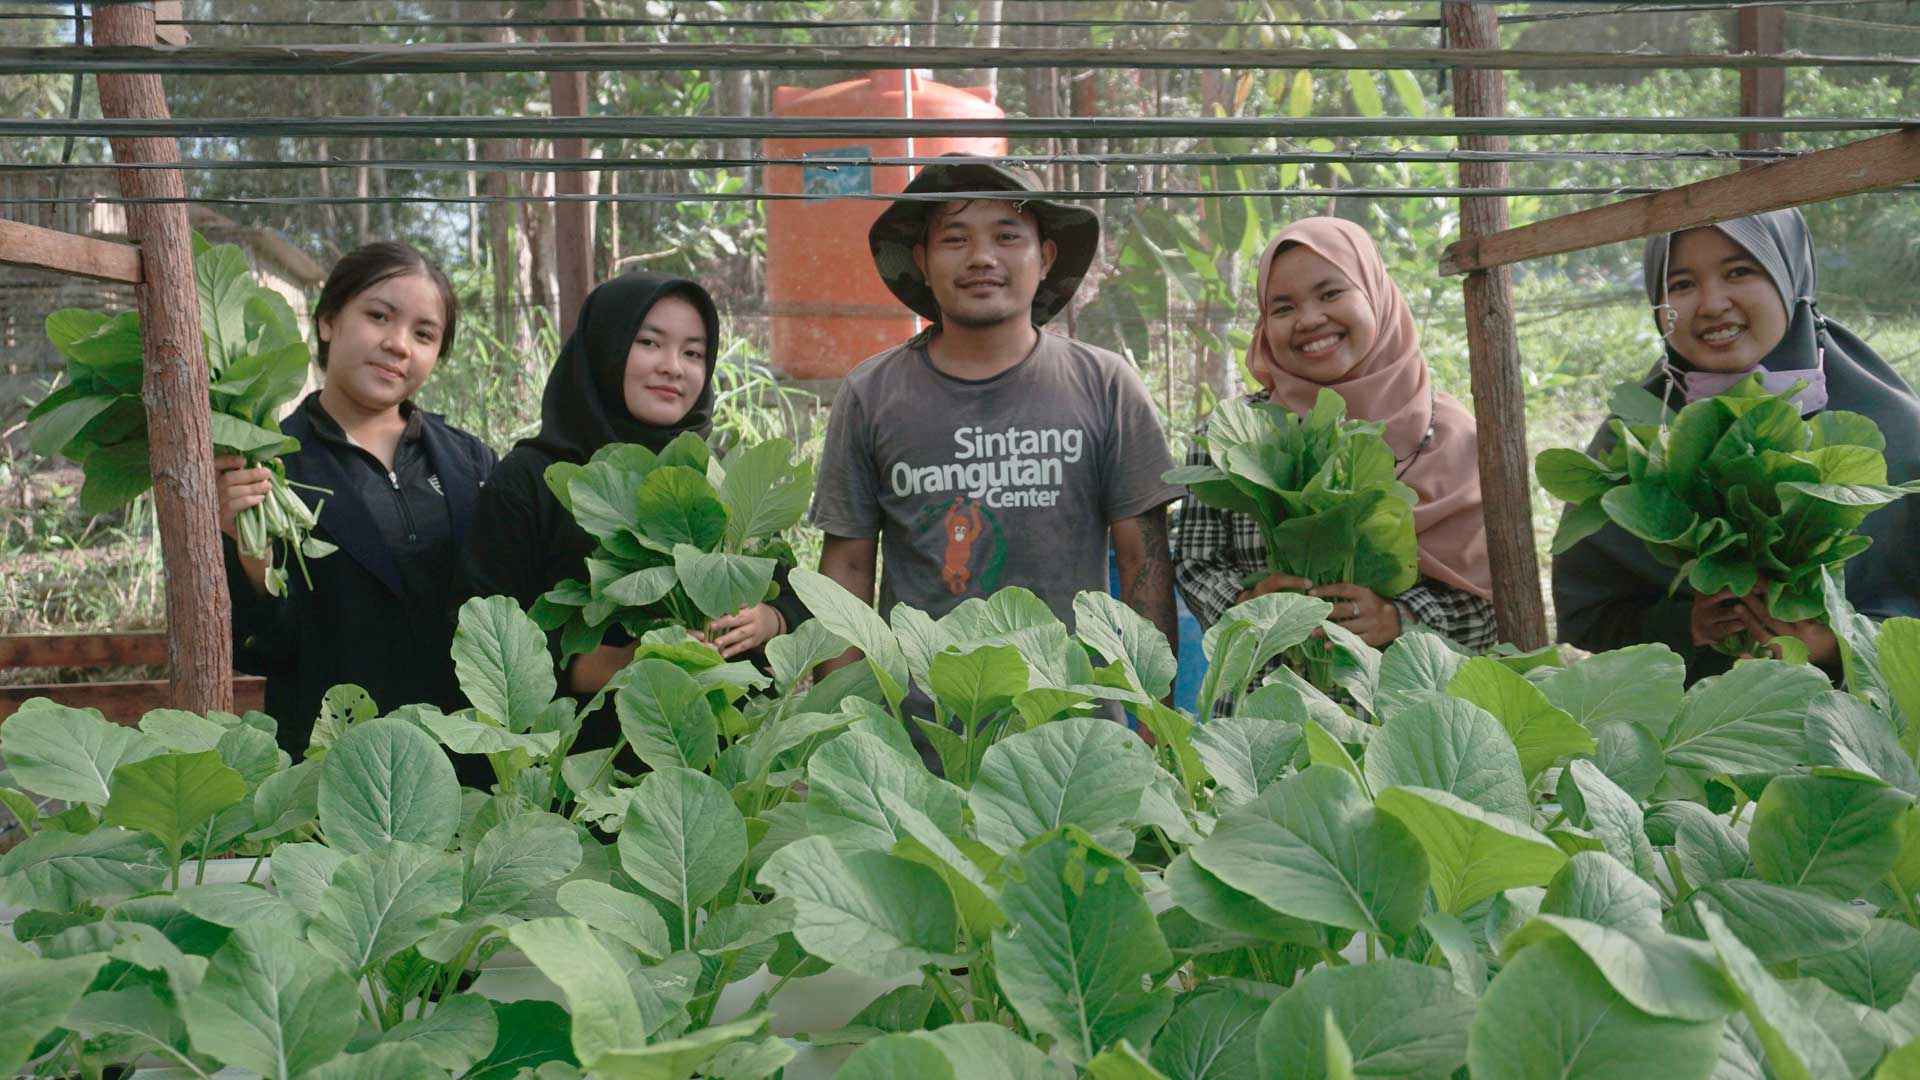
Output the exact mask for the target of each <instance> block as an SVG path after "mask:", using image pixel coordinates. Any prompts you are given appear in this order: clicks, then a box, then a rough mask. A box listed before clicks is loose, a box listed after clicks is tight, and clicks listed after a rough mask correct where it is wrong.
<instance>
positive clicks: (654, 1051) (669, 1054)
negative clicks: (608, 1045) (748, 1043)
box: [588, 1013, 767, 1080]
mask: <svg viewBox="0 0 1920 1080" xmlns="http://www.w3.org/2000/svg"><path fill="white" fill-rule="evenodd" d="M766 1026H767V1014H765V1013H757V1014H754V1015H752V1016H746V1017H742V1018H740V1019H738V1020H732V1021H729V1022H727V1023H724V1024H715V1025H713V1026H712V1027H704V1028H698V1029H696V1030H694V1031H691V1032H689V1033H687V1034H685V1035H681V1036H680V1037H679V1038H675V1039H666V1040H663V1041H661V1042H657V1043H654V1044H652V1045H650V1046H646V1047H642V1048H639V1049H623V1050H610V1051H608V1052H606V1053H604V1054H601V1055H599V1056H597V1057H595V1058H592V1059H589V1061H588V1068H589V1069H590V1070H591V1072H592V1074H593V1075H594V1076H604V1077H610V1078H615V1080H684V1078H685V1077H689V1076H692V1075H693V1074H694V1073H695V1072H698V1071H701V1070H703V1069H705V1068H706V1066H707V1065H708V1063H709V1062H711V1061H713V1060H714V1059H715V1058H716V1057H718V1056H719V1055H720V1054H721V1053H722V1052H723V1051H725V1050H726V1049H727V1048H728V1047H730V1046H734V1045H737V1044H739V1043H740V1042H741V1041H742V1040H745V1039H751V1038H754V1037H756V1036H758V1035H760V1034H762V1033H763V1031H764V1030H765V1028H766Z"/></svg>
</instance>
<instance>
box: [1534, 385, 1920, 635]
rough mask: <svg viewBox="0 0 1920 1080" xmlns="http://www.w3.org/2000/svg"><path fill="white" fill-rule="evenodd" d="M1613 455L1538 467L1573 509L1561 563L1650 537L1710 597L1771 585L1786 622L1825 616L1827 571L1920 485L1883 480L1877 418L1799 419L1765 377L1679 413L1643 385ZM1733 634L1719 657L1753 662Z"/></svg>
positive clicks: (1542, 461) (1630, 397)
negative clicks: (1601, 538) (1606, 530)
mask: <svg viewBox="0 0 1920 1080" xmlns="http://www.w3.org/2000/svg"><path fill="white" fill-rule="evenodd" d="M1617 404H1619V405H1621V406H1623V407H1624V410H1625V411H1624V412H1623V414H1622V415H1623V417H1625V418H1617V419H1615V420H1613V421H1611V424H1610V426H1611V428H1612V431H1613V434H1614V445H1613V447H1612V448H1611V449H1610V450H1609V451H1608V452H1607V454H1606V456H1605V457H1604V458H1593V457H1590V456H1588V455H1586V454H1583V453H1581V452H1579V451H1577V450H1568V449H1552V450H1547V451H1545V452H1543V453H1541V454H1540V456H1539V458H1538V459H1537V461H1536V468H1537V470H1538V472H1539V476H1540V483H1541V485H1542V486H1543V487H1545V488H1546V489H1547V490H1548V491H1549V492H1551V493H1552V494H1553V495H1555V496H1556V497H1558V498H1561V499H1564V500H1566V501H1567V502H1568V503H1570V504H1571V506H1570V507H1569V509H1568V510H1567V513H1566V516H1565V517H1564V518H1563V519H1562V521H1561V523H1560V529H1559V531H1558V532H1557V533H1556V534H1555V536H1554V541H1553V551H1554V553H1555V554H1558V553H1561V552H1564V551H1567V550H1569V549H1570V548H1572V547H1573V545H1574V544H1576V543H1578V542H1579V541H1580V540H1582V539H1584V538H1586V537H1587V536H1589V535H1591V534H1592V533H1593V532H1595V531H1596V530H1598V529H1599V528H1600V527H1602V526H1603V525H1605V524H1606V523H1608V522H1609V521H1611V522H1613V523H1614V524H1617V525H1619V526H1620V527H1621V528H1622V529H1625V530H1626V531H1627V532H1629V533H1631V534H1633V535H1634V536H1635V537H1638V538H1639V539H1641V540H1642V541H1644V542H1645V543H1646V545H1647V550H1648V551H1649V552H1651V553H1652V554H1653V556H1654V557H1655V558H1656V559H1659V560H1660V562H1661V563H1662V564H1663V565H1666V566H1671V567H1674V568H1675V573H1674V577H1673V584H1672V588H1674V589H1677V588H1679V586H1680V583H1681V582H1682V581H1685V582H1686V583H1687V584H1688V585H1689V586H1691V587H1692V588H1693V591H1694V592H1696V593H1698V594H1699V595H1702V596H1709V595H1712V594H1714V593H1718V592H1721V591H1722V590H1731V591H1732V592H1733V594H1734V595H1736V596H1743V595H1745V594H1746V593H1748V592H1750V591H1751V590H1752V589H1753V588H1754V587H1755V586H1756V585H1758V584H1765V586H1766V590H1767V608H1768V610H1769V611H1771V612H1772V613H1773V615H1774V616H1775V617H1776V618H1779V619H1783V620H1786V621H1790V622H1792V621H1800V620H1805V619H1811V618H1816V617H1819V616H1821V615H1823V614H1824V609H1825V604H1824V601H1823V595H1822V585H1821V583H1822V575H1823V574H1824V573H1826V572H1827V571H1828V570H1835V571H1837V570H1838V569H1839V568H1840V567H1841V566H1842V564H1844V563H1845V562H1846V560H1847V559H1849V558H1851V557H1853V556H1854V555H1857V554H1859V553H1860V552H1862V551H1864V550H1866V548H1867V547H1868V546H1869V545H1870V544H1871V543H1872V542H1873V541H1872V539H1871V538H1869V537H1865V536H1861V535H1859V533H1858V532H1857V530H1858V529H1859V527H1860V524H1861V522H1863V521H1865V520H1866V517H1867V515H1868V514H1871V513H1872V512H1873V511H1875V510H1878V509H1880V508H1881V507H1883V506H1885V505H1887V504H1888V503H1891V502H1893V501H1894V500H1895V499H1898V498H1900V497H1902V496H1904V495H1908V494H1911V493H1913V492H1916V491H1920V483H1916V482H1909V483H1906V484H1888V483H1887V462H1886V457H1885V455H1884V454H1883V453H1882V451H1884V450H1885V449H1886V445H1887V444H1886V438H1885V436H1883V435H1882V434H1881V433H1880V430H1879V428H1878V427H1877V426H1875V424H1874V423H1873V421H1872V420H1870V419H1868V418H1867V417H1864V416H1861V415H1859V414H1857V413H1849V412H1843V411H1839V410H1830V411H1826V412H1821V413H1818V414H1816V415H1815V416H1813V417H1812V418H1811V419H1802V418H1801V416H1800V410H1799V408H1798V407H1797V406H1796V405H1795V404H1794V402H1793V399H1792V395H1791V392H1789V393H1785V394H1781V395H1778V396H1776V395H1772V394H1769V393H1767V391H1766V390H1765V389H1764V388H1763V387H1762V385H1761V383H1760V379H1759V376H1757V375H1756V376H1753V377H1750V378H1748V379H1745V380H1743V381H1741V382H1740V383H1739V384H1737V385H1735V386H1734V387H1732V388H1731V389H1729V390H1727V391H1726V392H1724V393H1721V394H1719V395H1716V396H1714V397H1711V398H1708V399H1705V400H1703V401H1696V402H1694V403H1692V404H1691V405H1688V406H1686V407H1685V408H1683V409H1681V410H1680V411H1679V413H1678V414H1677V415H1670V414H1669V413H1668V412H1667V411H1666V410H1665V409H1664V407H1662V406H1661V405H1660V403H1659V402H1656V401H1654V400H1653V399H1652V398H1651V397H1650V396H1649V395H1647V394H1645V393H1644V392H1640V391H1638V390H1637V388H1631V387H1629V388H1627V392H1626V394H1625V396H1624V397H1623V398H1621V399H1619V400H1618V401H1617ZM1748 636H1749V635H1746V634H1744V633H1742V634H1737V635H1734V637H1733V638H1729V639H1727V640H1726V641H1723V642H1721V643H1720V644H1719V645H1718V646H1717V647H1718V648H1719V649H1721V650H1722V651H1724V652H1728V653H1730V654H1733V655H1742V654H1749V653H1751V652H1753V651H1754V649H1755V648H1756V647H1757V643H1755V642H1753V641H1749V640H1746V639H1747V637H1748Z"/></svg>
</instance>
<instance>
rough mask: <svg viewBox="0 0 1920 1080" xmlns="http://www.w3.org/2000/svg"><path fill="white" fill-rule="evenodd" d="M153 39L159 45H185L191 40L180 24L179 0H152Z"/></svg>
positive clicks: (191, 37)
mask: <svg viewBox="0 0 1920 1080" xmlns="http://www.w3.org/2000/svg"><path fill="white" fill-rule="evenodd" d="M153 40H154V42H155V43H157V44H160V45H185V44H186V43H187V42H189V41H192V40H193V35H192V34H189V33H187V28H186V27H184V26H182V25H180V0H153Z"/></svg>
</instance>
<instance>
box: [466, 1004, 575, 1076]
mask: <svg viewBox="0 0 1920 1080" xmlns="http://www.w3.org/2000/svg"><path fill="white" fill-rule="evenodd" d="M493 1015H494V1026H495V1027H497V1028H498V1029H499V1032H500V1034H499V1037H498V1038H497V1039H496V1040H495V1041H494V1044H493V1049H492V1050H491V1051H490V1052H488V1054H487V1056H486V1057H485V1058H483V1059H481V1061H480V1062H479V1063H478V1064H476V1065H474V1066H473V1067H472V1068H471V1069H468V1070H467V1072H466V1074H465V1075H464V1076H463V1077H462V1078H461V1080H517V1078H518V1077H520V1076H521V1075H522V1073H521V1070H523V1069H538V1068H540V1067H541V1066H542V1065H545V1064H546V1063H548V1062H556V1063H558V1064H559V1065H560V1066H561V1067H563V1068H564V1067H568V1066H574V1065H578V1064H579V1061H578V1060H577V1059H576V1058H575V1057H574V1056H573V1040H572V1037H571V1026H572V1017H570V1016H568V1015H567V1010H565V1009H563V1008H561V1007H560V1006H559V1005H556V1004H554V1003H553V1002H551V1001H509V1002H499V1003H495V1004H494V1006H493Z"/></svg>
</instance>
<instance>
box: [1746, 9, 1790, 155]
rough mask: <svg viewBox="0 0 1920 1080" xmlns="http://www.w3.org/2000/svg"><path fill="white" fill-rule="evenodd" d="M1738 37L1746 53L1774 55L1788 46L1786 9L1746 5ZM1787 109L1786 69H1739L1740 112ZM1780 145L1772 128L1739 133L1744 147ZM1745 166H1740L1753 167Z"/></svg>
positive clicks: (1775, 113)
mask: <svg viewBox="0 0 1920 1080" xmlns="http://www.w3.org/2000/svg"><path fill="white" fill-rule="evenodd" d="M1736 19H1737V26H1738V31H1737V33H1736V37H1737V38H1738V42H1737V44H1738V45H1739V46H1740V51H1741V52H1743V53H1756V54H1773V53H1778V52H1781V51H1782V50H1784V49H1785V48H1786V47H1787V12H1786V9H1785V8H1782V7H1777V6H1774V7H1745V8H1741V9H1740V11H1739V14H1738V15H1737V16H1736ZM1786 109H1787V73H1786V70H1785V69H1784V68H1777V67H1765V68H1758V67H1755V68H1742V69H1741V70H1740V115H1741V116H1779V115H1780V114H1782V113H1784V112H1786ZM1779 145H1780V135H1779V133H1778V132H1772V131H1749V132H1747V133H1746V134H1744V135H1741V136H1740V149H1742V150H1770V149H1772V148H1773V147H1776V146H1779ZM1752 167H1753V166H1751V165H1742V166H1741V168H1743V169H1746V168H1752Z"/></svg>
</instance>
